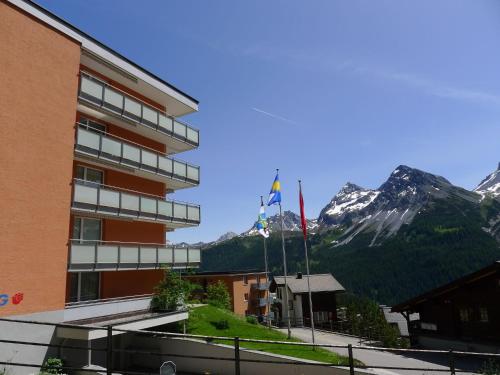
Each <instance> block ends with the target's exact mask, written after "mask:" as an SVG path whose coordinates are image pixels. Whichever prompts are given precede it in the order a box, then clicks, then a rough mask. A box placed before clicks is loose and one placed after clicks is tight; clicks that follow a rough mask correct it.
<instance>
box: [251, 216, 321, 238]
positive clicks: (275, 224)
mask: <svg viewBox="0 0 500 375" xmlns="http://www.w3.org/2000/svg"><path fill="white" fill-rule="evenodd" d="M267 221H268V223H269V229H270V230H271V233H276V232H279V231H280V230H281V222H280V216H279V214H276V215H273V216H270V217H268V218H267ZM317 227H318V224H317V221H316V220H307V229H308V231H310V232H314V230H315V229H316V228H317ZM283 230H284V231H285V232H297V231H301V230H302V229H301V226H300V215H297V214H296V213H295V212H292V211H284V212H283ZM257 234H258V231H257V228H256V227H255V225H254V226H253V227H252V228H250V229H249V230H247V231H246V232H244V233H242V234H241V236H254V235H257Z"/></svg>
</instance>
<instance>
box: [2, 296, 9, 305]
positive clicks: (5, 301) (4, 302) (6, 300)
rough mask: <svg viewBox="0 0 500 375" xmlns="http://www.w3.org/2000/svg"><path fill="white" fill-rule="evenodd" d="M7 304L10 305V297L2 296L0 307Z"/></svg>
mask: <svg viewBox="0 0 500 375" xmlns="http://www.w3.org/2000/svg"><path fill="white" fill-rule="evenodd" d="M7 303H9V295H8V294H0V307H2V306H5V305H6V304H7Z"/></svg>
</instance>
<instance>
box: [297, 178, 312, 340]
mask: <svg viewBox="0 0 500 375" xmlns="http://www.w3.org/2000/svg"><path fill="white" fill-rule="evenodd" d="M299 192H300V194H302V182H301V181H300V180H299ZM304 251H305V254H306V273H307V293H308V294H309V314H310V316H311V335H312V342H313V344H314V343H315V340H314V316H313V305H312V294H311V282H310V278H311V275H310V274H309V256H308V254H307V238H306V236H304ZM314 349H315V347H314V346H313V350H314Z"/></svg>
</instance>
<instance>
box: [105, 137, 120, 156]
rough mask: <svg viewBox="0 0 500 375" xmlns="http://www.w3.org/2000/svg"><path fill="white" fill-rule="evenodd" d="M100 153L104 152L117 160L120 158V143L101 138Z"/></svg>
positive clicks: (111, 139)
mask: <svg viewBox="0 0 500 375" xmlns="http://www.w3.org/2000/svg"><path fill="white" fill-rule="evenodd" d="M101 142H102V148H101V152H105V153H106V154H109V155H111V156H115V157H117V158H119V157H121V153H122V143H121V142H118V141H116V140H114V139H113V138H107V137H102V141H101Z"/></svg>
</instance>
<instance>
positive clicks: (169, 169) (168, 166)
mask: <svg viewBox="0 0 500 375" xmlns="http://www.w3.org/2000/svg"><path fill="white" fill-rule="evenodd" d="M158 168H159V169H161V170H162V171H165V172H166V173H169V174H171V173H173V166H172V159H169V158H166V157H163V156H160V157H158Z"/></svg>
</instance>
